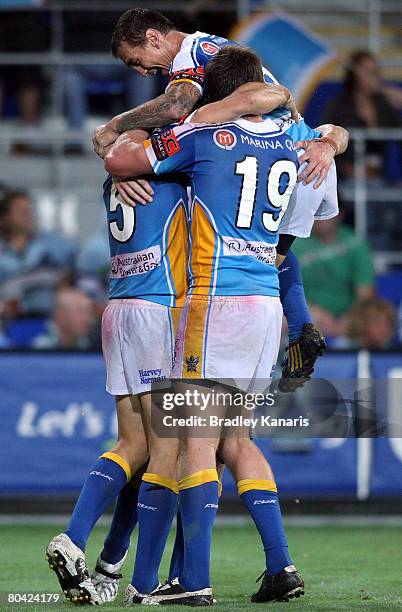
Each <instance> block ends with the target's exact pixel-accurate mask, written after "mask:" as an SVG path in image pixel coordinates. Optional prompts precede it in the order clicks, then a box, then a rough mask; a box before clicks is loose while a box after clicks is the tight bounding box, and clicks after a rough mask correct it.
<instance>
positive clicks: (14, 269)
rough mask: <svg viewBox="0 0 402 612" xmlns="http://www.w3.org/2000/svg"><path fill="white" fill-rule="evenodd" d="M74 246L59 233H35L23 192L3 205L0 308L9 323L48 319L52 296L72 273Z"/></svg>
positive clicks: (0, 212)
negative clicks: (24, 318)
mask: <svg viewBox="0 0 402 612" xmlns="http://www.w3.org/2000/svg"><path fill="white" fill-rule="evenodd" d="M73 256H74V247H73V244H72V243H71V242H70V241H69V240H67V239H66V238H64V237H63V236H61V235H60V234H58V233H56V232H52V233H50V232H48V233H39V232H37V231H36V228H35V222H34V214H33V206H32V202H31V199H30V197H29V195H28V194H27V193H26V192H24V191H16V192H11V193H8V194H7V195H6V196H5V197H4V198H3V199H2V200H1V202H0V308H1V315H2V316H3V317H4V318H6V319H13V318H14V317H16V316H21V315H22V316H46V315H48V314H49V313H50V311H51V304H52V293H53V290H54V288H55V287H56V286H58V285H59V284H60V283H62V282H63V281H64V280H65V279H66V277H67V276H68V274H69V273H70V271H71V269H72V263H73Z"/></svg>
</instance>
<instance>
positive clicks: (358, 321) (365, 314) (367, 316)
mask: <svg viewBox="0 0 402 612" xmlns="http://www.w3.org/2000/svg"><path fill="white" fill-rule="evenodd" d="M395 331H396V311H395V308H394V306H393V305H392V304H391V302H388V300H383V299H380V298H376V297H373V298H369V299H366V300H362V301H361V302H359V303H357V304H355V305H354V306H353V308H352V310H351V311H350V316H349V321H348V325H347V337H348V339H349V341H351V342H350V344H349V347H350V348H364V349H372V350H381V349H386V348H390V347H391V346H392V343H393V340H394V338H395Z"/></svg>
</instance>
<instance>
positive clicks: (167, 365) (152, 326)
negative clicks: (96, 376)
mask: <svg viewBox="0 0 402 612" xmlns="http://www.w3.org/2000/svg"><path fill="white" fill-rule="evenodd" d="M179 316H180V308H170V307H169V306H162V305H161V304H156V303H155V302H147V301H146V300H138V299H133V298H129V299H120V300H110V302H109V304H108V305H107V306H106V309H105V311H104V313H103V317H102V349H103V356H104V358H105V362H106V390H107V391H108V392H109V393H111V394H112V395H137V394H138V393H149V392H150V390H151V385H152V383H153V382H157V381H160V380H164V379H167V378H169V377H170V374H171V370H172V364H173V350H174V337H175V328H176V325H175V322H176V323H177V322H178V318H179Z"/></svg>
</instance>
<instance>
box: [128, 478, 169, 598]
mask: <svg viewBox="0 0 402 612" xmlns="http://www.w3.org/2000/svg"><path fill="white" fill-rule="evenodd" d="M142 478H143V482H142V484H141V487H140V492H139V495H138V529H139V531H138V542H137V554H136V557H135V564H134V573H133V578H132V580H131V584H132V585H133V586H134V587H135V588H136V589H137V591H139V592H140V593H144V594H145V593H150V592H151V591H152V590H153V589H154V588H155V587H156V586H158V570H159V565H160V562H161V559H162V555H163V551H164V549H165V545H166V540H167V538H168V535H169V530H170V526H171V524H172V521H173V518H174V515H175V514H176V511H177V502H178V494H177V493H178V491H177V482H176V481H175V480H169V479H167V478H164V477H163V476H159V475H158V474H150V473H149V472H146V473H145V474H144V475H143V477H142ZM174 490H175V491H176V492H174Z"/></svg>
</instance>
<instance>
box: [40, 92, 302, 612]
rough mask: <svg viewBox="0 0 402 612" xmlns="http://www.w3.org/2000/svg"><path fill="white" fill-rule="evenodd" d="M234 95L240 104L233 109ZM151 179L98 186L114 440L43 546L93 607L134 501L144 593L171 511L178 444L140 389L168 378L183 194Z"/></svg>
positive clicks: (107, 580) (182, 266)
mask: <svg viewBox="0 0 402 612" xmlns="http://www.w3.org/2000/svg"><path fill="white" fill-rule="evenodd" d="M255 98H256V96H255V94H253V99H255ZM288 98H289V92H287V90H286V88H282V87H280V86H275V85H274V86H271V87H270V88H269V87H264V88H263V91H261V93H260V95H259V96H258V97H257V102H259V103H260V104H261V103H262V104H263V106H262V108H264V109H267V110H270V109H273V108H275V107H276V106H277V105H278V104H285V103H286V102H287V100H288ZM239 100H240V101H241V102H242V104H243V106H242V107H241V109H239ZM292 103H293V102H292V100H290V105H292ZM250 105H251V99H250V98H249V97H247V95H246V92H244V93H243V94H242V95H241V96H240V98H239V96H237V97H234V98H233V99H232V100H230V101H229V102H228V104H227V110H230V112H231V113H232V114H233V112H234V114H235V115H236V114H238V113H239V112H240V113H241V112H243V111H242V109H244V108H246V107H249V106H250ZM145 136H147V134H146V133H145V132H144V133H142V134H141V138H142V140H143V138H144V137H145ZM142 140H141V141H142ZM166 143H167V144H168V141H166ZM151 184H152V187H153V190H154V202H153V205H152V207H149V208H142V207H140V209H138V210H135V209H133V208H131V207H129V206H127V205H125V204H124V203H122V202H121V201H119V199H118V194H117V191H116V187H115V184H114V183H113V181H112V178H111V177H110V176H109V177H108V179H107V180H106V182H105V184H104V201H105V206H106V214H107V220H108V227H109V241H110V251H111V276H110V289H109V296H110V302H109V305H108V306H107V308H106V310H105V313H104V316H103V321H102V336H103V338H102V340H103V352H104V356H105V361H106V369H107V384H106V388H107V390H108V391H109V392H110V393H111V394H113V395H114V396H116V409H117V416H118V425H119V432H118V433H119V440H118V443H117V445H116V446H115V447H113V448H112V449H111V451H109V452H107V453H104V454H103V455H102V456H101V457H100V458H99V459H98V461H97V462H96V463H95V465H94V466H93V467H92V468H91V470H90V473H89V475H88V477H87V479H86V482H85V484H84V487H83V489H82V491H81V494H80V497H79V499H78V501H77V504H76V507H75V509H74V512H73V515H72V518H71V520H70V523H69V526H68V528H67V530H66V532H65V533H62V534H60V535H58V536H56V537H55V538H53V540H52V542H51V543H50V544H49V546H48V547H47V558H48V561H49V564H50V567H51V568H52V569H54V571H55V572H56V574H57V577H58V579H59V582H60V585H61V587H62V589H63V591H64V593H65V595H66V597H67V598H68V599H70V600H72V601H74V602H77V603H82V602H88V603H93V604H99V603H104V602H105V601H113V599H114V598H115V597H116V595H117V590H118V586H119V578H120V577H121V575H120V570H121V567H122V565H123V562H124V560H125V557H126V555H127V550H128V546H129V537H130V534H131V531H132V529H133V528H134V526H135V523H136V520H137V517H136V512H135V510H136V506H137V503H138V518H139V523H140V533H139V548H140V549H141V548H142V549H143V546H142V539H143V538H144V537H145V535H146V539H147V543H149V536H153V537H154V540H153V542H152V544H151V547H150V548H149V549H147V553H148V554H150V556H151V558H150V559H149V563H147V558H146V554H142V555H141V557H140V561H139V562H138V563H136V565H135V569H134V575H133V582H134V584H136V585H139V588H140V589H142V590H143V592H144V593H149V592H150V590H152V589H148V587H147V585H148V584H149V581H151V584H152V585H153V586H155V584H156V585H157V582H156V583H155V582H152V580H153V574H152V573H151V572H150V567H151V565H152V566H154V567H155V568H156V575H157V569H158V567H159V563H160V558H161V556H162V552H163V549H164V546H165V542H166V538H167V535H168V531H169V527H170V524H171V521H172V519H173V516H174V514H175V513H176V506H177V493H178V491H177V482H176V480H175V468H176V459H177V448H176V445H177V441H174V440H169V441H168V442H169V453H168V452H167V450H166V448H164V446H165V445H166V442H165V441H164V440H161V439H160V438H158V437H156V436H155V435H154V434H153V430H152V429H151V427H150V411H151V399H150V394H149V391H150V388H151V384H152V383H154V382H158V381H160V380H164V379H165V378H168V377H169V375H170V372H171V367H172V359H173V346H174V330H175V326H176V321H177V319H178V314H179V311H180V305H181V303H182V302H183V300H184V297H185V294H186V289H187V284H186V266H187V244H188V242H187V228H186V225H187V220H186V211H185V203H186V200H187V193H186V190H185V187H184V184H183V182H182V181H179V180H178V178H177V177H176V179H174V178H171V179H163V180H161V179H159V180H155V181H153V182H152V183H151ZM144 428H145V429H144ZM148 451H149V455H150V461H149V464H148V466H147V469H146V472H145V474H144V475H143V476H142V484H141V487H140V490H139V493H138V491H136V490H135V489H133V487H132V483H129V484H127V485H126V482H127V481H128V480H129V479H130V477H131V473H132V472H134V471H136V470H138V468H139V467H140V466H142V465H143V463H144V461H145V460H146V459H147V457H148ZM169 458H170V462H169ZM142 471H144V470H142ZM117 494H119V498H118V501H117V505H116V512H115V518H114V520H113V523H112V527H111V530H110V533H109V535H108V538H107V539H106V541H105V545H104V548H103V550H102V553H101V555H100V556H99V558H98V561H97V565H96V568H95V572H94V574H93V575H92V580H93V583H91V581H90V580H89V578H88V569H87V564H86V559H85V546H86V542H87V540H88V537H89V535H90V532H91V530H92V528H93V526H94V524H95V523H96V521H97V520H98V518H99V516H100V515H101V514H102V513H103V512H104V510H105V508H106V507H107V506H108V505H109V504H110V502H111V501H112V500H113V499H114V497H115V496H116V495H117ZM156 506H157V507H158V510H159V513H160V516H162V517H163V524H161V523H159V524H157V525H155V524H154V523H152V524H151V525H150V524H149V521H148V518H147V517H148V512H147V511H148V510H149V508H154V507H156ZM158 516H159V515H158ZM156 520H158V519H157V518H156ZM154 522H155V521H154ZM161 527H163V528H164V531H163V529H162V530H161ZM93 584H94V585H95V586H96V589H94V588H93ZM139 592H141V591H139Z"/></svg>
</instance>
